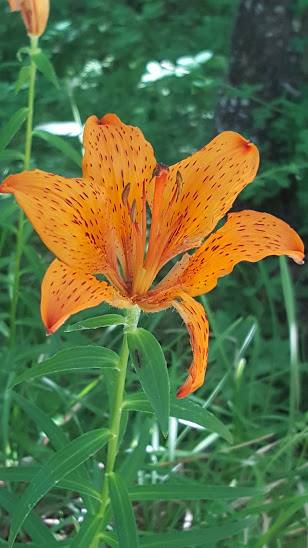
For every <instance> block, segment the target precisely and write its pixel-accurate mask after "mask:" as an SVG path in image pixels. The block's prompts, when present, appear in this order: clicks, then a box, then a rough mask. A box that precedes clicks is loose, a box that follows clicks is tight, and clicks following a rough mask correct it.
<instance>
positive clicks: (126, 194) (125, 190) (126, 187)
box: [122, 183, 130, 206]
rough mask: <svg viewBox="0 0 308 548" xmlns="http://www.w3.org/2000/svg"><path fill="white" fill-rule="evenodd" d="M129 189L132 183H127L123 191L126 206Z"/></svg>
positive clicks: (123, 200)
mask: <svg viewBox="0 0 308 548" xmlns="http://www.w3.org/2000/svg"><path fill="white" fill-rule="evenodd" d="M129 191H130V183H127V185H125V187H124V189H123V192H122V202H123V205H125V206H126V205H127V200H128V195H129Z"/></svg>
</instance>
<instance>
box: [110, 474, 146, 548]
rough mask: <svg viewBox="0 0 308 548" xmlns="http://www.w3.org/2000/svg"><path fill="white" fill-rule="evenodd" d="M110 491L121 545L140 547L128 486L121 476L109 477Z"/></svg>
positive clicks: (128, 547) (133, 547) (111, 475)
mask: <svg viewBox="0 0 308 548" xmlns="http://www.w3.org/2000/svg"><path fill="white" fill-rule="evenodd" d="M108 481H109V490H110V499H111V506H112V512H113V517H114V521H115V530H116V533H117V536H118V540H119V545H120V546H123V547H124V546H125V548H137V547H138V546H139V542H138V536H137V527H136V521H135V516H134V512H133V509H132V506H131V503H130V500H129V497H128V492H127V489H126V485H125V483H124V481H123V479H122V478H121V476H120V474H115V473H112V474H110V476H109V480H108Z"/></svg>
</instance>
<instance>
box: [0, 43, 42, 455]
mask: <svg viewBox="0 0 308 548" xmlns="http://www.w3.org/2000/svg"><path fill="white" fill-rule="evenodd" d="M37 44H38V37H37V36H30V59H31V63H30V78H29V90H28V118H27V126H26V136H25V155H24V166H23V167H24V170H27V169H29V168H30V160H31V148H32V126H33V111H34V97H35V77H36V65H35V63H34V61H33V58H32V54H33V53H34V52H35V51H36V50H37ZM24 223H25V218H24V214H23V211H22V210H20V212H19V218H18V226H17V236H16V254H15V264H14V273H13V287H12V300H11V308H10V338H9V348H10V355H11V352H12V351H13V350H14V347H15V342H16V313H17V304H18V296H19V282H20V264H21V257H22V251H23V243H24ZM14 375H15V372H14V370H13V368H12V369H11V372H10V374H9V376H8V379H7V383H6V387H5V390H4V401H3V409H2V436H3V447H4V452H5V454H6V455H7V456H9V455H10V453H11V449H10V443H9V415H10V406H11V391H10V390H9V388H8V387H9V386H10V384H11V382H12V380H13V378H14Z"/></svg>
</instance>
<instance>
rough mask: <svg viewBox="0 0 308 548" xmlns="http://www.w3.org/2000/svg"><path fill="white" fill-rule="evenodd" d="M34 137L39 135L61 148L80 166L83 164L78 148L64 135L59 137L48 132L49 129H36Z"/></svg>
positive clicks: (55, 146) (54, 146)
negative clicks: (64, 137)
mask: <svg viewBox="0 0 308 548" xmlns="http://www.w3.org/2000/svg"><path fill="white" fill-rule="evenodd" d="M33 137H38V138H39V139H43V140H44V141H46V142H47V143H48V144H49V145H51V146H52V147H53V148H56V149H57V150H60V152H62V154H64V156H66V157H67V158H69V159H70V160H72V162H74V163H75V164H76V165H77V166H78V167H79V168H80V166H81V154H80V152H78V150H76V149H75V148H74V147H72V145H71V144H70V143H68V142H67V141H66V140H65V139H63V137H59V136H58V135H53V134H52V133H48V131H43V130H41V129H36V130H35V131H33Z"/></svg>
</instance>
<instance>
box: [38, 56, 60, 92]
mask: <svg viewBox="0 0 308 548" xmlns="http://www.w3.org/2000/svg"><path fill="white" fill-rule="evenodd" d="M32 59H33V61H34V63H35V64H36V66H37V68H38V70H39V71H40V72H41V73H42V74H43V75H44V76H45V78H47V80H49V81H50V82H51V83H52V84H53V85H54V86H55V87H56V88H57V89H59V82H58V78H57V75H56V72H55V69H54V68H53V65H52V63H51V61H50V60H49V59H48V57H47V55H45V53H44V52H43V51H42V50H39V51H38V52H37V53H34V54H33V55H32Z"/></svg>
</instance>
